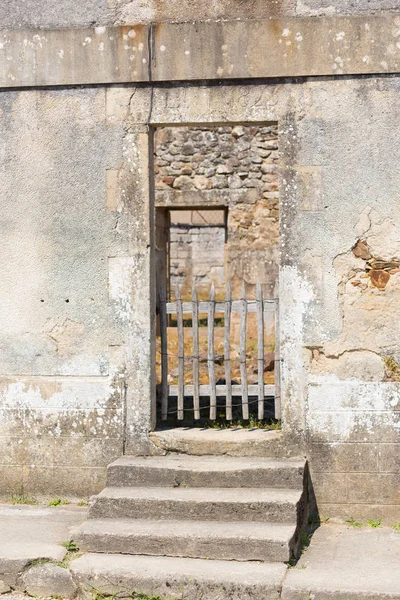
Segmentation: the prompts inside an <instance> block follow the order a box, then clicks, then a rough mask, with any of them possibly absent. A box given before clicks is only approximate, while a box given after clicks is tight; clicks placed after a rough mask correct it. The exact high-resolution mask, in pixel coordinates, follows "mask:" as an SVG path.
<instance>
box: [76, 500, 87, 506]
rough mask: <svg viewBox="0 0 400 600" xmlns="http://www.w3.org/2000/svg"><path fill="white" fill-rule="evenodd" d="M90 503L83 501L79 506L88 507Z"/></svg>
mask: <svg viewBox="0 0 400 600" xmlns="http://www.w3.org/2000/svg"><path fill="white" fill-rule="evenodd" d="M88 504H89V503H88V501H87V500H81V501H80V502H78V506H87V505H88Z"/></svg>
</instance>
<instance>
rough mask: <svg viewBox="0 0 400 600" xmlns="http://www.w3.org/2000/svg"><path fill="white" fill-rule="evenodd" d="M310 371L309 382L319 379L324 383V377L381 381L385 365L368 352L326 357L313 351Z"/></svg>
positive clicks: (379, 357) (356, 351) (357, 351)
mask: <svg viewBox="0 0 400 600" xmlns="http://www.w3.org/2000/svg"><path fill="white" fill-rule="evenodd" d="M310 371H311V376H310V381H316V380H317V381H318V380H319V377H321V379H322V380H323V381H326V377H330V375H332V376H334V377H335V378H338V379H359V380H360V379H361V380H362V381H382V380H383V378H384V376H385V363H384V360H383V358H382V357H381V356H379V355H378V354H376V353H375V352H371V351H368V350H362V349H361V350H352V351H351V352H343V353H342V354H340V355H339V356H326V355H325V354H324V353H323V352H320V351H319V350H317V349H315V350H313V351H311V363H310Z"/></svg>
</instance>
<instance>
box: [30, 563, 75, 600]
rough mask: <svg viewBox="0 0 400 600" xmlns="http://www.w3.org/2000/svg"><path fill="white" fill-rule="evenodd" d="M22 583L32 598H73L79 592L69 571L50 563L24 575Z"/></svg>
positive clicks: (36, 567)
mask: <svg viewBox="0 0 400 600" xmlns="http://www.w3.org/2000/svg"><path fill="white" fill-rule="evenodd" d="M22 582H23V586H24V589H25V591H26V592H27V593H28V594H29V595H31V596H39V597H44V596H52V597H56V598H73V597H74V596H75V594H76V591H77V587H76V585H75V583H74V581H73V579H72V575H71V573H70V572H69V570H68V569H63V568H62V567H58V566H57V565H53V564H50V563H49V564H43V565H36V566H33V567H31V568H30V569H29V570H28V571H26V572H25V573H24V574H23V575H22Z"/></svg>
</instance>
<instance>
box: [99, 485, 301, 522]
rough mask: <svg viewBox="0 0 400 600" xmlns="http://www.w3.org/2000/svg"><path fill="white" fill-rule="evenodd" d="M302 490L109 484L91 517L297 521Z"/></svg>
mask: <svg viewBox="0 0 400 600" xmlns="http://www.w3.org/2000/svg"><path fill="white" fill-rule="evenodd" d="M302 494H303V492H302V490H298V489H297V490H291V489H285V490H281V489H274V488H265V489H260V488H233V489H232V488H182V487H178V488H163V487H158V488H157V487H156V488H155V487H148V488H135V487H106V488H105V489H104V490H103V491H102V492H101V493H100V494H99V495H98V496H95V498H94V499H93V503H92V505H91V506H90V509H89V518H91V519H94V518H95V519H96V518H97V519H104V518H106V519H119V518H134V519H161V520H180V519H183V520H200V521H214V520H215V521H253V522H255V521H261V522H272V523H287V524H291V523H293V524H296V523H297V517H298V514H299V512H301V509H302V503H301V500H302Z"/></svg>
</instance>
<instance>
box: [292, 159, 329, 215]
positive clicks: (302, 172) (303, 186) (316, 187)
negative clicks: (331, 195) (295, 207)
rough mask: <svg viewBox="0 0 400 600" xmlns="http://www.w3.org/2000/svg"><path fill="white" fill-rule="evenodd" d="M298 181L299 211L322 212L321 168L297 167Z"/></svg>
mask: <svg viewBox="0 0 400 600" xmlns="http://www.w3.org/2000/svg"><path fill="white" fill-rule="evenodd" d="M297 170H298V171H297V172H298V177H299V180H300V191H301V202H300V209H301V210H304V211H319V210H322V208H323V206H322V168H321V167H319V166H303V165H299V166H298V167H297Z"/></svg>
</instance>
